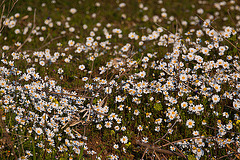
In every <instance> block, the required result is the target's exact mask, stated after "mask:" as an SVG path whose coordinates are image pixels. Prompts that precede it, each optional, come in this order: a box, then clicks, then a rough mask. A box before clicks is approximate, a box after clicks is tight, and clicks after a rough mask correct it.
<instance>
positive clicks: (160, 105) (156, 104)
mask: <svg viewBox="0 0 240 160" xmlns="http://www.w3.org/2000/svg"><path fill="white" fill-rule="evenodd" d="M154 109H155V110H156V111H161V110H162V109H163V106H162V104H161V103H155V104H154Z"/></svg>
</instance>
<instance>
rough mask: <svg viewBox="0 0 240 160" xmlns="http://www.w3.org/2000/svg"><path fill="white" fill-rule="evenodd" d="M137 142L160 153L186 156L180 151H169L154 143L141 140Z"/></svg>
mask: <svg viewBox="0 0 240 160" xmlns="http://www.w3.org/2000/svg"><path fill="white" fill-rule="evenodd" d="M136 144H138V145H140V146H143V147H147V149H150V150H155V151H157V152H159V153H163V154H168V155H175V156H180V157H182V158H184V156H183V155H182V154H180V153H178V152H173V151H169V150H165V149H159V148H158V147H155V146H154V145H150V144H146V143H142V142H140V141H139V140H137V141H136Z"/></svg>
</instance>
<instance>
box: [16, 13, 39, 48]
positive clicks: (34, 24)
mask: <svg viewBox="0 0 240 160" xmlns="http://www.w3.org/2000/svg"><path fill="white" fill-rule="evenodd" d="M35 28H36V9H35V10H34V16H33V27H32V30H31V31H30V33H29V35H28V37H27V38H26V39H25V41H24V42H23V44H21V46H19V47H18V49H17V50H16V51H15V52H18V51H19V50H20V49H21V48H22V47H23V46H24V45H25V44H26V43H27V41H28V40H29V39H30V37H31V34H32V32H33V30H34V29H35Z"/></svg>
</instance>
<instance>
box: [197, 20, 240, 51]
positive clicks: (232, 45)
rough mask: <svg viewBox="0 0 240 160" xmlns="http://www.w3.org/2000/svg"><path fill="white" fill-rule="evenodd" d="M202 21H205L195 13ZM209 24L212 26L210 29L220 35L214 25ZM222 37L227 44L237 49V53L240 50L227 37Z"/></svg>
mask: <svg viewBox="0 0 240 160" xmlns="http://www.w3.org/2000/svg"><path fill="white" fill-rule="evenodd" d="M197 16H198V17H199V18H200V19H201V20H202V21H203V22H204V21H205V20H204V19H203V18H202V17H201V16H199V15H197ZM209 26H210V27H211V28H212V29H214V31H216V32H217V33H218V34H219V35H221V34H220V32H219V31H218V30H217V29H216V28H215V27H213V26H212V25H211V24H209ZM222 38H223V39H224V40H225V41H227V42H228V43H229V44H231V45H232V46H233V47H234V48H236V49H237V50H238V53H239V52H240V50H239V48H238V47H237V46H236V45H234V44H233V43H232V42H230V41H229V40H228V39H227V38H225V37H224V36H222Z"/></svg>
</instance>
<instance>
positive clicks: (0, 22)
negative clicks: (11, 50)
mask: <svg viewBox="0 0 240 160" xmlns="http://www.w3.org/2000/svg"><path fill="white" fill-rule="evenodd" d="M4 10H5V4H4V5H3V10H2V14H1V17H0V30H1V31H2V29H1V28H2V19H3V13H4ZM1 31H0V33H1Z"/></svg>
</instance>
